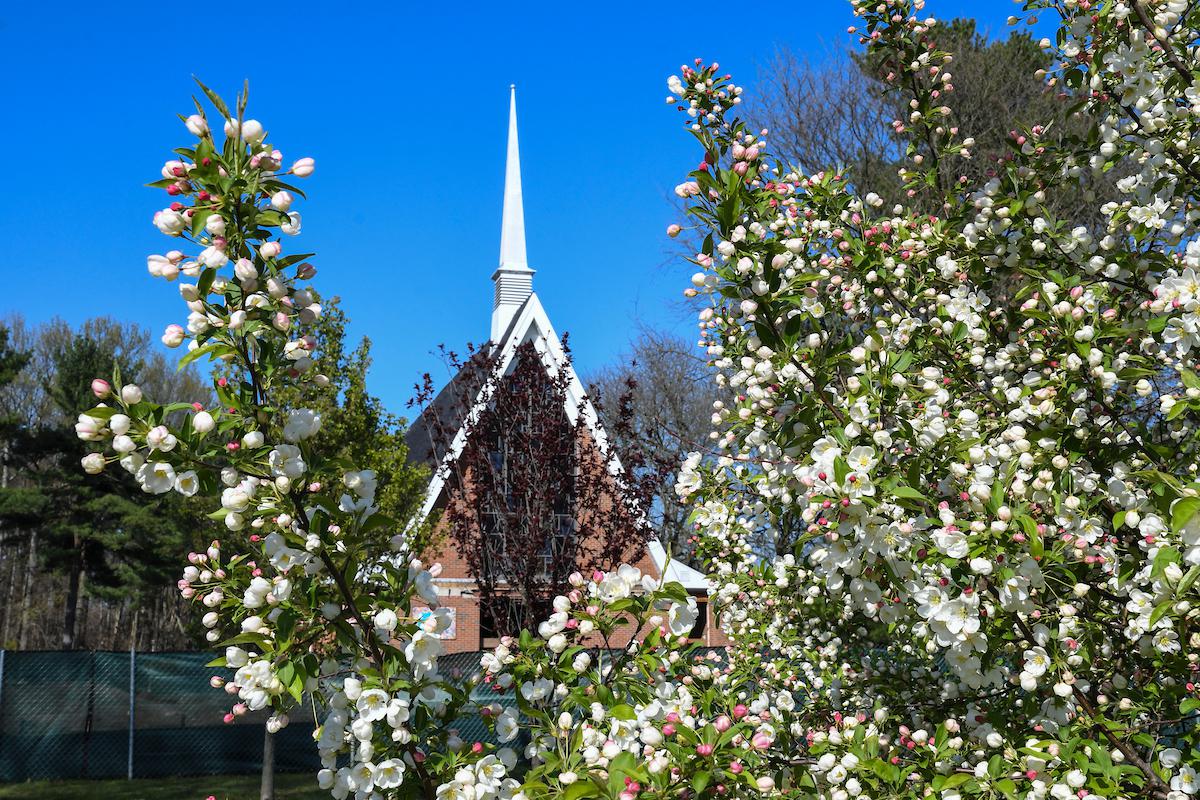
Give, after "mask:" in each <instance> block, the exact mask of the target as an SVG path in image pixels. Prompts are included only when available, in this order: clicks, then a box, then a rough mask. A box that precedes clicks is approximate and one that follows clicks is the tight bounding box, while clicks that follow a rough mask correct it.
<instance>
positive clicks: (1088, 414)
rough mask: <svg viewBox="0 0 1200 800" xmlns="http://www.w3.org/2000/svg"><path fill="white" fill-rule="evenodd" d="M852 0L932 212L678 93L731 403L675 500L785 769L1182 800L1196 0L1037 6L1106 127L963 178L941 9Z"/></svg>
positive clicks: (889, 787)
mask: <svg viewBox="0 0 1200 800" xmlns="http://www.w3.org/2000/svg"><path fill="white" fill-rule="evenodd" d="M851 5H852V7H853V9H854V13H855V15H856V16H857V17H858V18H859V24H858V25H857V26H856V27H855V28H853V29H852V33H856V34H858V36H859V39H860V42H861V44H863V45H864V46H865V47H866V48H867V50H868V53H869V54H870V57H871V59H872V63H878V64H880V65H882V69H883V74H882V75H881V77H883V78H884V80H885V83H886V85H887V86H888V90H889V91H891V92H894V93H896V94H897V95H898V97H899V98H900V99H901V100H903V105H904V106H905V107H907V108H908V109H910V112H909V114H908V115H907V116H906V117H904V118H902V119H897V120H896V121H895V122H894V124H893V125H892V129H893V131H894V133H895V134H896V135H897V136H898V137H900V139H901V140H902V145H901V148H900V151H899V154H898V156H897V160H898V169H899V171H900V175H901V177H902V179H903V180H904V181H905V182H906V188H907V194H908V197H910V198H914V199H916V198H921V199H924V200H928V199H930V198H935V199H936V203H934V204H932V207H940V208H941V209H942V211H941V213H939V214H935V215H930V214H928V213H918V212H916V211H913V210H911V209H910V208H908V207H907V206H905V205H904V204H900V205H896V206H894V207H889V206H886V204H885V203H884V201H883V200H882V199H881V198H880V197H879V196H878V195H876V194H874V193H873V192H872V191H871V187H870V186H865V185H859V184H857V183H856V177H857V176H854V175H849V174H840V173H837V172H835V171H833V170H828V171H823V172H817V173H815V174H803V173H801V172H799V171H798V170H796V169H794V168H792V167H790V166H788V165H787V164H785V163H781V162H779V161H778V160H776V159H775V158H773V157H772V155H771V151H770V141H769V138H768V137H769V133H768V132H767V131H759V130H755V129H751V128H750V127H749V126H748V125H747V124H746V123H745V122H743V121H741V120H740V119H738V118H737V117H736V116H734V109H735V108H736V106H737V105H738V101H739V100H740V99H741V96H742V93H741V91H740V89H739V87H737V86H735V85H734V84H732V83H731V82H730V79H729V76H727V75H723V74H722V73H721V72H720V71H719V67H718V65H716V64H705V63H704V62H703V61H697V62H696V63H695V64H694V65H686V66H685V67H684V68H683V70H682V72H681V73H680V75H678V76H675V77H673V78H672V79H671V80H670V81H669V83H668V86H669V89H670V90H671V92H672V97H670V98H668V101H669V102H670V103H672V104H673V105H676V106H677V107H678V108H679V110H681V111H683V112H685V113H686V115H687V121H686V123H685V124H686V126H687V128H688V130H689V132H690V133H691V134H692V135H694V136H695V137H696V139H698V140H699V142H700V143H701V145H702V147H703V150H704V153H703V159H702V160H701V161H700V163H699V165H698V167H697V168H696V169H695V170H693V171H692V172H691V173H690V174H689V175H688V176H687V179H686V180H685V181H684V182H683V183H681V184H680V185H679V186H678V187H677V188H676V194H677V195H678V196H679V197H681V198H683V199H684V200H685V201H686V202H687V203H688V213H689V217H690V223H689V224H691V225H694V227H695V228H696V229H697V230H698V232H699V236H698V237H697V240H698V241H699V240H700V239H703V245H702V248H701V250H700V252H698V253H697V254H696V255H695V257H694V258H693V261H694V263H695V264H696V265H697V266H698V267H699V268H700V271H699V272H697V273H696V275H695V276H694V277H693V281H692V283H693V286H692V288H690V289H689V290H688V294H689V295H692V296H701V297H706V298H709V299H710V300H711V303H710V304H709V305H708V306H707V307H705V308H703V309H702V310H701V312H700V315H699V324H700V330H701V344H702V346H703V347H705V348H706V349H707V353H708V356H709V358H710V359H711V363H712V365H713V367H714V369H715V375H716V381H717V384H718V388H719V390H720V391H721V393H722V399H720V400H718V401H716V402H714V406H713V411H714V413H713V423H714V428H715V430H714V432H713V434H712V436H711V438H710V443H709V449H708V450H707V451H706V452H702V453H696V454H694V455H693V456H692V457H691V458H689V459H688V461H687V462H686V463H685V464H684V465H683V468H682V470H681V472H680V475H679V480H678V485H677V490H678V492H679V494H680V495H681V496H683V497H685V498H688V499H689V501H690V502H691V503H692V504H693V507H694V514H693V518H692V519H693V521H694V523H695V525H696V528H697V535H698V538H699V548H700V551H701V553H702V554H703V555H704V556H705V557H706V559H707V560H708V562H709V564H710V579H711V581H712V582H713V596H712V599H713V603H714V606H715V607H718V608H719V609H720V611H721V623H722V625H723V626H724V627H725V629H726V631H727V632H728V633H729V634H730V636H731V637H732V638H733V640H734V641H735V646H734V648H733V650H732V653H731V664H732V665H733V666H734V668H735V671H736V670H737V669H738V668H739V666H740V667H741V668H743V669H749V667H750V666H751V665H753V667H754V672H753V673H750V674H754V675H755V676H756V678H755V679H756V681H757V683H758V685H759V687H760V688H761V690H762V691H763V692H764V693H767V694H769V693H770V690H771V689H773V688H780V689H788V690H790V691H791V692H792V693H793V695H794V696H796V697H803V698H804V705H803V707H802V708H800V709H798V711H797V712H796V715H797V723H796V724H797V728H796V730H795V731H794V732H792V731H789V733H790V734H792V735H794V736H795V739H794V740H793V741H796V742H797V743H798V744H799V747H798V749H797V751H796V754H795V758H794V759H793V762H792V764H791V766H790V767H785V766H783V765H780V768H779V772H778V773H776V774H775V775H774V776H773V777H774V778H775V779H776V781H777V783H778V785H780V786H791V787H796V788H797V790H798V791H800V792H801V793H803V794H805V795H806V796H809V795H812V796H818V797H821V798H829V799H830V800H846V798H850V797H859V796H862V797H877V796H883V795H887V796H900V795H903V796H913V797H927V796H929V795H930V794H940V796H941V797H943V798H947V800H958V798H960V797H966V796H985V795H986V796H998V795H1003V796H1005V797H1015V796H1021V797H1026V798H1033V799H1034V800H1041V799H1042V798H1045V797H1046V796H1047V795H1050V796H1052V797H1054V798H1057V800H1067V798H1068V797H1077V798H1089V797H1090V798H1109V797H1113V798H1115V797H1131V796H1135V795H1136V796H1150V797H1157V798H1163V799H1164V800H1185V798H1186V797H1187V796H1191V795H1194V794H1196V792H1197V790H1198V788H1200V786H1198V785H1197V782H1196V780H1195V774H1196V773H1195V769H1196V767H1197V766H1198V765H1200V756H1198V755H1197V752H1196V751H1195V750H1194V749H1193V748H1194V747H1195V746H1196V745H1197V744H1198V743H1200V731H1198V728H1197V726H1196V724H1195V720H1196V716H1197V712H1200V681H1198V680H1197V676H1196V673H1197V672H1198V671H1200V628H1198V627H1197V621H1198V620H1197V616H1198V615H1200V608H1197V605H1196V601H1197V597H1196V595H1197V591H1198V590H1197V588H1196V582H1197V578H1200V515H1198V512H1200V481H1198V478H1197V470H1198V469H1200V457H1198V450H1200V436H1198V434H1197V427H1196V416H1195V415H1196V413H1197V411H1198V410H1200V377H1198V375H1197V365H1196V355H1197V352H1198V349H1197V346H1198V345H1200V338H1198V336H1200V333H1198V331H1200V328H1198V327H1197V326H1198V324H1200V316H1197V315H1198V314H1200V279H1198V278H1197V268H1200V230H1198V226H1197V221H1198V220H1200V210H1198V209H1197V207H1196V187H1197V180H1196V179H1197V178H1200V139H1198V138H1197V134H1198V133H1200V104H1198V103H1197V100H1198V99H1200V95H1198V94H1197V88H1196V87H1197V86H1200V63H1198V59H1200V51H1197V48H1196V44H1197V42H1196V36H1197V33H1196V31H1197V30H1198V29H1200V10H1198V9H1197V8H1196V7H1195V6H1194V5H1193V4H1188V3H1183V2H1157V3H1156V2H1137V3H1134V2H1109V3H1093V2H1088V0H1067V2H1061V3H1051V2H1030V3H1027V4H1026V5H1027V7H1028V8H1030V9H1031V10H1032V11H1042V12H1045V13H1061V15H1062V23H1061V26H1060V30H1059V34H1058V36H1057V37H1056V38H1054V39H1048V40H1046V41H1044V42H1043V46H1044V47H1046V48H1049V49H1051V50H1053V51H1054V52H1055V53H1056V55H1057V56H1058V57H1059V61H1058V64H1059V65H1058V67H1056V69H1055V70H1053V71H1051V72H1049V73H1047V74H1046V75H1044V76H1043V77H1044V79H1045V81H1046V83H1047V86H1048V88H1050V89H1053V90H1055V91H1058V92H1060V93H1061V94H1062V95H1063V99H1064V102H1070V103H1074V104H1076V107H1077V108H1078V109H1081V110H1083V111H1086V113H1087V114H1088V115H1089V118H1090V119H1092V120H1094V121H1095V123H1094V125H1092V126H1091V130H1090V131H1087V132H1086V133H1085V134H1084V135H1079V136H1075V135H1063V134H1061V133H1057V132H1056V133H1057V135H1054V136H1052V135H1050V134H1051V131H1050V129H1049V127H1048V126H1040V125H1033V126H1031V127H1030V128H1028V129H1021V130H1014V131H1013V132H1012V133H1011V135H1010V141H1009V145H1010V150H1009V153H1008V154H1007V155H1006V156H1005V157H1004V158H1002V159H1000V160H999V161H998V162H997V163H996V164H995V165H994V166H993V169H992V174H993V176H994V177H990V179H988V180H987V182H986V183H984V184H982V185H969V184H968V183H967V182H966V179H964V178H961V176H959V175H958V174H957V173H956V172H955V169H956V167H955V165H956V164H959V163H962V162H963V161H964V160H966V159H970V158H973V157H975V155H976V154H975V152H974V150H973V148H974V142H973V140H972V139H971V138H970V136H969V133H970V132H969V131H966V130H960V129H959V127H958V122H957V120H955V119H954V118H953V115H952V112H951V109H950V108H949V107H948V106H947V105H946V96H947V95H949V94H950V93H952V92H953V91H954V84H953V75H952V71H953V68H954V57H953V54H952V53H946V52H943V51H940V50H939V49H938V48H937V40H938V22H937V20H936V19H933V18H931V17H928V16H924V15H923V14H922V11H923V3H922V2H920V0H854V2H852V3H851ZM1116 167H1120V169H1121V172H1120V173H1118V174H1120V175H1121V176H1122V177H1121V178H1120V180H1119V181H1117V189H1118V192H1119V193H1120V197H1121V198H1122V199H1120V200H1119V201H1114V202H1107V203H1103V204H1100V203H1097V208H1096V212H1097V213H1096V214H1095V215H1094V217H1093V218H1091V219H1086V220H1076V219H1071V218H1061V217H1058V216H1056V213H1055V211H1054V210H1053V209H1052V208H1051V207H1050V203H1049V198H1050V197H1051V196H1052V195H1053V193H1054V192H1055V191H1056V189H1057V187H1061V186H1063V185H1071V186H1073V187H1075V186H1078V187H1079V189H1078V191H1080V192H1085V191H1087V186H1088V182H1089V180H1090V179H1091V178H1092V177H1094V176H1095V175H1098V174H1101V173H1104V172H1108V171H1110V170H1112V169H1114V168H1116ZM930 206H931V204H929V203H925V204H923V207H930ZM682 228H683V226H682V225H676V226H672V227H671V228H670V229H669V230H668V234H669V235H672V236H674V235H677V234H678V233H679V232H680V231H681V230H682ZM797 687H803V690H801V689H798V688H797Z"/></svg>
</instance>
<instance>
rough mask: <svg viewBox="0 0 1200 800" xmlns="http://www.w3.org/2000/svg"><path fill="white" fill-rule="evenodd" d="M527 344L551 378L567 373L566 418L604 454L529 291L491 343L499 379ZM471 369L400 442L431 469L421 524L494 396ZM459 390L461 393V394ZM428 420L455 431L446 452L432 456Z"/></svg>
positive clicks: (601, 436) (580, 392)
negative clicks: (467, 402) (468, 399)
mask: <svg viewBox="0 0 1200 800" xmlns="http://www.w3.org/2000/svg"><path fill="white" fill-rule="evenodd" d="M526 343H531V344H532V345H533V348H534V350H535V351H536V352H537V353H538V354H539V355H540V356H541V358H542V363H543V364H544V365H545V367H546V369H547V371H548V372H549V373H550V374H551V375H552V376H557V375H558V374H559V371H560V370H564V369H565V370H566V376H567V391H566V397H565V398H564V407H563V410H564V411H565V412H566V415H567V419H568V420H570V422H571V424H572V425H577V424H579V423H581V422H582V424H584V425H586V426H587V430H588V432H589V433H590V434H591V436H592V439H593V441H595V443H596V446H597V447H599V448H600V450H601V452H604V453H607V451H608V434H607V433H606V432H605V430H604V426H603V424H602V423H601V422H600V416H599V414H598V413H597V412H596V407H595V405H594V404H593V403H592V401H591V398H589V397H588V395H587V392H586V391H585V390H584V388H583V383H582V381H580V380H579V376H578V375H577V374H576V372H575V369H574V367H573V366H572V365H571V363H570V361H569V360H568V359H567V357H566V352H565V350H564V349H563V346H562V340H561V339H559V336H558V333H557V332H556V331H555V330H554V326H553V325H552V324H551V322H550V317H549V316H548V315H547V314H546V310H545V308H543V307H542V301H541V300H539V299H538V296H537V294H536V293H534V292H531V293H530V295H529V297H528V298H526V300H525V302H524V303H522V304H521V306H520V307H519V308H518V310H517V312H516V314H514V315H513V318H512V321H511V322H510V323H509V326H508V329H507V330H506V331H505V332H504V334H503V335H502V337H501V339H500V341H499V342H493V343H492V344H491V348H492V349H491V350H490V351H489V352H490V353H492V354H494V357H495V359H496V362H497V365H498V371H499V374H500V375H506V374H508V372H509V371H510V370H511V369H512V368H513V366H514V364H513V362H514V359H515V358H516V355H517V349H518V348H519V347H520V346H521V345H523V344H526ZM472 368H473V367H472V365H471V364H470V363H468V365H467V366H465V367H464V368H463V369H461V370H459V372H458V373H457V374H456V375H455V376H454V377H453V378H452V379H451V381H450V383H449V384H447V385H446V387H445V388H443V389H442V390H441V391H440V392H438V395H437V397H435V398H434V400H433V402H432V403H431V404H430V405H429V406H428V407H427V408H426V409H425V410H424V411H423V412H422V413H421V415H420V416H419V417H418V418H417V420H416V421H415V422H414V423H413V424H412V426H411V427H410V428H409V429H408V432H407V433H406V434H405V437H404V440H405V443H406V444H407V445H408V449H409V459H410V460H415V461H420V462H424V463H429V464H430V465H431V466H432V467H433V477H432V479H431V480H430V484H429V489H428V491H427V493H426V496H425V500H424V501H423V502H422V504H421V511H420V515H419V519H418V522H423V521H424V520H425V519H426V518H427V517H428V516H429V514H430V512H432V511H433V509H434V507H435V506H436V505H437V503H438V500H439V499H440V498H441V495H442V491H443V489H445V484H446V478H447V473H448V469H449V464H450V462H452V461H453V460H454V459H455V458H457V457H458V456H459V454H461V453H462V451H463V448H464V447H465V446H466V443H467V433H468V431H469V429H470V427H471V423H472V422H473V421H474V420H476V419H478V415H479V414H480V412H481V411H482V410H483V409H484V408H486V407H487V404H488V402H489V400H490V399H491V395H492V392H493V391H495V386H494V382H493V381H492V380H491V376H490V375H479V374H477V373H476V374H472V373H471V370H472ZM472 380H474V381H475V382H476V383H478V384H479V385H478V386H477V387H473V386H470V385H469V384H468V383H466V382H469V381H472ZM464 390H466V391H465V392H464ZM464 393H466V394H469V395H472V396H473V397H474V401H473V402H472V403H471V406H470V407H469V408H463V407H461V404H460V403H459V398H460V397H462V395H463V394H464ZM432 416H437V417H439V418H440V423H441V425H443V426H444V429H445V430H446V431H453V432H454V435H453V438H452V440H451V442H450V445H449V447H446V448H444V451H442V452H438V451H437V450H438V448H439V447H441V446H442V445H441V443H440V442H437V441H436V439H437V437H436V435H435V434H434V428H433V427H432V426H433V420H432V419H431V418H430V417H432ZM610 461H611V462H612V463H611V465H610V471H611V472H613V473H614V474H619V473H620V463H619V461H618V459H616V458H615V457H614V458H613V459H611V460H610Z"/></svg>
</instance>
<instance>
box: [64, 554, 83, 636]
mask: <svg viewBox="0 0 1200 800" xmlns="http://www.w3.org/2000/svg"><path fill="white" fill-rule="evenodd" d="M80 547H81V543H80V541H79V537H76V538H75V548H76V549H75V564H74V565H72V568H71V572H70V574H69V575H68V576H67V600H66V604H65V605H66V608H65V610H64V612H63V634H62V646H63V649H64V650H74V649H75V617H76V615H77V614H78V613H79V584H80V579H81V578H82V577H83V563H82V562H83V556H82V553H81V552H80V549H79V548H80Z"/></svg>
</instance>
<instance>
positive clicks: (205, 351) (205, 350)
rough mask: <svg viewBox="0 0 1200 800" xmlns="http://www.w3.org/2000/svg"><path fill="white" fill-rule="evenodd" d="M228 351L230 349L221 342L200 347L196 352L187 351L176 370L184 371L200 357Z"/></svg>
mask: <svg viewBox="0 0 1200 800" xmlns="http://www.w3.org/2000/svg"><path fill="white" fill-rule="evenodd" d="M227 349H228V348H227V347H226V346H225V345H224V344H222V343H221V342H209V343H208V344H206V345H201V346H200V347H197V348H196V349H195V350H189V351H187V352H186V353H185V354H184V356H183V358H181V359H179V363H178V364H176V365H175V369H176V371H178V370H182V369H183V368H184V367H186V366H187V365H188V364H190V363H192V362H193V361H195V360H196V359H198V358H200V356H206V355H210V354H213V353H216V352H217V351H218V350H227Z"/></svg>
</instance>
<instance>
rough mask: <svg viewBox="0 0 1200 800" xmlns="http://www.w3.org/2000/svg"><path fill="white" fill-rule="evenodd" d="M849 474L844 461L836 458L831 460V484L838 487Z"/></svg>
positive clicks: (848, 468) (847, 466) (839, 457)
mask: <svg viewBox="0 0 1200 800" xmlns="http://www.w3.org/2000/svg"><path fill="white" fill-rule="evenodd" d="M849 473H850V465H849V464H847V463H846V459H844V458H842V457H841V456H838V457H837V458H835V459H834V460H833V482H834V483H836V484H838V485H839V486H840V485H841V484H842V481H844V480H846V475H848V474H849Z"/></svg>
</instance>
